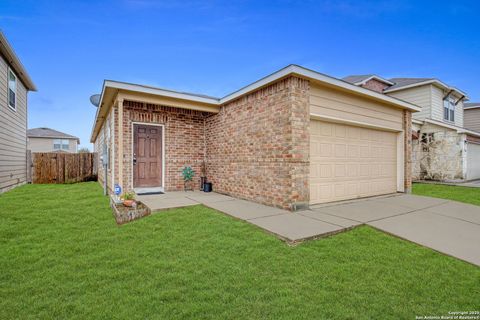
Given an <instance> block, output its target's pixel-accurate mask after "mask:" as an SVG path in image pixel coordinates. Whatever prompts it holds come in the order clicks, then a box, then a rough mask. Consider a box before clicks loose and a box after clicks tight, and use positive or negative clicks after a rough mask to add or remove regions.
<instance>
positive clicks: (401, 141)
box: [397, 131, 405, 192]
mask: <svg viewBox="0 0 480 320" xmlns="http://www.w3.org/2000/svg"><path fill="white" fill-rule="evenodd" d="M397 192H405V132H403V131H401V132H399V133H398V134H397Z"/></svg>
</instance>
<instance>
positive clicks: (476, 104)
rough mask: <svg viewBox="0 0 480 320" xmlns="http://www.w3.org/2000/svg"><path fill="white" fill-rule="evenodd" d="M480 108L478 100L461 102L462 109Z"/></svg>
mask: <svg viewBox="0 0 480 320" xmlns="http://www.w3.org/2000/svg"><path fill="white" fill-rule="evenodd" d="M475 108H480V102H468V103H464V104H463V109H475Z"/></svg>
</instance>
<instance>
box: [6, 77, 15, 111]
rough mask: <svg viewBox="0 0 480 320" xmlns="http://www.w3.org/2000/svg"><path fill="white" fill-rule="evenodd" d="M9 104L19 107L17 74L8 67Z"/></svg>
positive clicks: (11, 106)
mask: <svg viewBox="0 0 480 320" xmlns="http://www.w3.org/2000/svg"><path fill="white" fill-rule="evenodd" d="M8 106H9V107H10V108H12V109H13V110H16V109H17V76H16V75H15V74H14V73H13V71H12V70H11V69H8Z"/></svg>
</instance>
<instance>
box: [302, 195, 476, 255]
mask: <svg viewBox="0 0 480 320" xmlns="http://www.w3.org/2000/svg"><path fill="white" fill-rule="evenodd" d="M303 214H304V215H306V216H308V217H311V218H314V219H315V218H317V219H320V220H321V219H323V217H324V216H325V215H329V216H334V217H338V218H341V219H348V220H352V221H355V222H357V223H362V224H367V225H370V226H372V227H375V228H377V229H380V230H382V231H385V232H387V233H390V234H393V235H396V236H398V237H401V238H404V239H407V240H410V241H413V242H415V243H418V244H421V245H424V246H426V247H429V248H432V249H434V250H437V251H439V252H442V253H445V254H448V255H451V256H454V257H456V258H459V259H462V260H465V261H468V262H471V263H473V264H476V265H480V207H478V206H474V205H469V204H464V203H460V202H455V201H449V200H444V199H436V198H429V197H421V196H415V195H396V196H390V197H381V198H375V199H368V200H359V201H355V202H351V203H345V204H339V205H331V206H314V207H312V208H311V210H310V212H305V213H303Z"/></svg>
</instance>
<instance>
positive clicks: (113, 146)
mask: <svg viewBox="0 0 480 320" xmlns="http://www.w3.org/2000/svg"><path fill="white" fill-rule="evenodd" d="M114 108H115V106H114V107H113V108H112V110H111V112H112V119H111V120H110V121H112V123H111V124H110V128H111V129H110V130H111V133H112V136H111V139H112V150H111V151H110V152H112V161H110V159H108V162H109V163H110V162H111V163H110V166H111V168H112V170H111V172H112V190H115V160H116V158H117V157H116V155H115V109H114ZM107 150H108V147H107ZM105 179H107V173H105ZM107 189H108V188H107Z"/></svg>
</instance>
